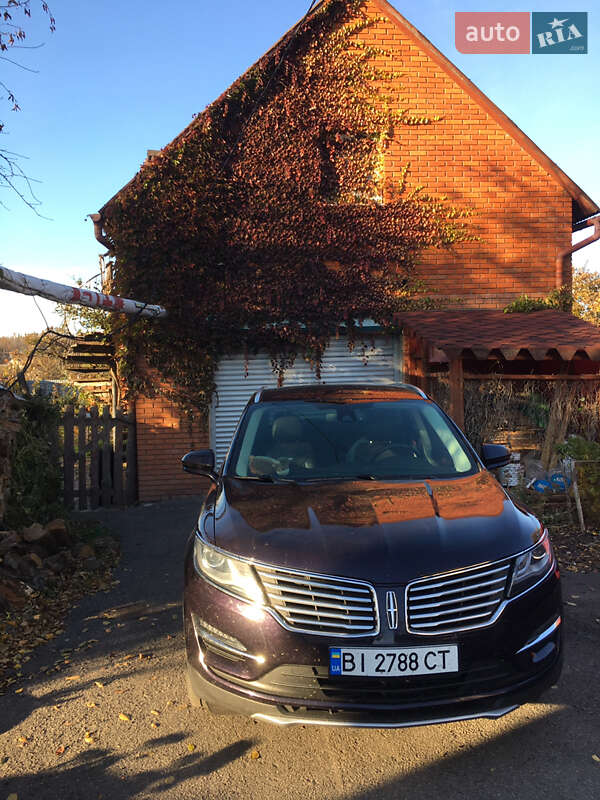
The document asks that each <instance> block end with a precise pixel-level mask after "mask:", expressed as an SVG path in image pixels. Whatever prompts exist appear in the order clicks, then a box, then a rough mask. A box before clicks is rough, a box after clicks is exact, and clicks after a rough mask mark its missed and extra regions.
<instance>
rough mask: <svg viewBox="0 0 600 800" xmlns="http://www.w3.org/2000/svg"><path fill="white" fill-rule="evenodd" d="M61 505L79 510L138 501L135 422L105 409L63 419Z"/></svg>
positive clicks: (70, 413)
mask: <svg viewBox="0 0 600 800" xmlns="http://www.w3.org/2000/svg"><path fill="white" fill-rule="evenodd" d="M62 432H63V437H62V438H63V476H64V482H63V486H64V501H65V505H66V506H67V508H76V509H79V510H84V509H89V508H98V506H124V505H129V504H131V503H135V501H136V500H137V476H136V446H135V420H134V417H133V416H132V415H128V414H124V413H123V412H121V411H118V412H117V414H116V415H115V416H114V417H112V416H111V414H110V411H109V409H108V406H104V410H103V411H102V414H100V412H99V409H98V407H97V406H92V408H90V409H89V410H86V409H81V410H80V411H79V413H78V414H77V415H76V414H75V413H74V411H73V407H72V406H71V407H69V408H67V410H66V412H65V414H64V415H63V418H62Z"/></svg>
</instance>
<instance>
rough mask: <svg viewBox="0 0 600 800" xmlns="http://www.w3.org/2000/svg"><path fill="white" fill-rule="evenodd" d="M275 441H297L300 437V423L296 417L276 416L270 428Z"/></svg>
mask: <svg viewBox="0 0 600 800" xmlns="http://www.w3.org/2000/svg"><path fill="white" fill-rule="evenodd" d="M271 433H272V434H273V440H274V441H276V442H297V441H298V440H299V439H302V438H303V436H302V423H301V422H300V420H299V419H298V417H292V416H288V417H278V418H277V419H276V420H275V422H274V423H273V427H272V428H271Z"/></svg>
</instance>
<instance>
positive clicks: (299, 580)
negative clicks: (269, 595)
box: [260, 569, 369, 595]
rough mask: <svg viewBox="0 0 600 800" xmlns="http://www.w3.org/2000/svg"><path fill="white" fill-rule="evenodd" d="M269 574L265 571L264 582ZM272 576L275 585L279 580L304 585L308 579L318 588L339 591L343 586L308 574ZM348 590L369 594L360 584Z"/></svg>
mask: <svg viewBox="0 0 600 800" xmlns="http://www.w3.org/2000/svg"><path fill="white" fill-rule="evenodd" d="M260 572H261V576H262V569H261V570H260ZM269 574H270V573H265V582H266V581H267V578H268V576H269ZM274 577H277V585H279V582H280V581H283V582H285V583H294V584H299V585H300V586H305V585H306V583H307V580H310V582H311V585H313V584H314V585H315V586H317V587H318V588H319V589H336V590H337V591H339V590H340V589H343V586H342V585H340V584H337V583H327V582H326V581H324V580H321V579H319V578H316V577H314V576H313V575H308V574H306V575H303V576H302V578H290V577H288V576H287V575H286V576H283V577H281V578H279V576H274ZM271 585H273V584H271ZM349 591H353V592H361V593H363V594H367V595H368V594H369V590H368V589H363V588H362V587H360V586H354V585H352V586H351V588H350V590H349Z"/></svg>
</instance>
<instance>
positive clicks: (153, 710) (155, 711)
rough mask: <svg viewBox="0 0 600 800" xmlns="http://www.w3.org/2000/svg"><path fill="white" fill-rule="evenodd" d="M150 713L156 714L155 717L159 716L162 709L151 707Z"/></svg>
mask: <svg viewBox="0 0 600 800" xmlns="http://www.w3.org/2000/svg"><path fill="white" fill-rule="evenodd" d="M150 713H151V714H154V716H155V717H159V716H160V711H157V710H156V709H155V708H151V709H150Z"/></svg>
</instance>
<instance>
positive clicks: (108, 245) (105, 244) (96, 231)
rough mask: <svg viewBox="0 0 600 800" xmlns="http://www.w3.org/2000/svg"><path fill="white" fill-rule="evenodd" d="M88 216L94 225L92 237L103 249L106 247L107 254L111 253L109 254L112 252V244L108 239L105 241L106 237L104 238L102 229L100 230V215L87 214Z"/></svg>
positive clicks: (101, 221)
mask: <svg viewBox="0 0 600 800" xmlns="http://www.w3.org/2000/svg"><path fill="white" fill-rule="evenodd" d="M88 216H89V218H90V219H91V220H92V222H93V223H94V236H95V237H96V239H97V241H99V242H100V244H101V245H102V246H103V247H106V249H107V250H108V252H109V253H111V252H112V250H113V246H112V243H111V242H110V241H109V239H107V237H106V236H105V234H104V232H103V228H102V223H103V219H102V214H99V213H96V214H88Z"/></svg>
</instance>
